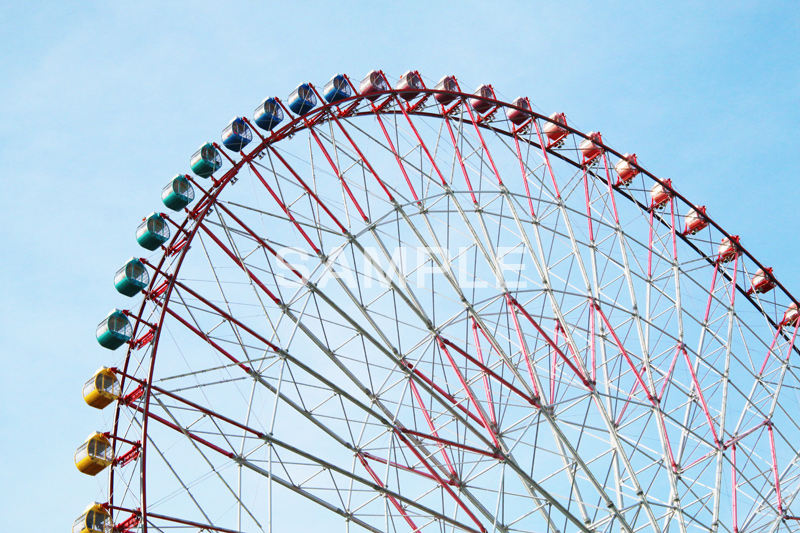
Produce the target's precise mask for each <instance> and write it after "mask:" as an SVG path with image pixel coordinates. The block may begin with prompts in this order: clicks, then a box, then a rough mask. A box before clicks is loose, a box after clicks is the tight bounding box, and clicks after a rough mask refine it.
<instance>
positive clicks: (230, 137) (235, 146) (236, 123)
mask: <svg viewBox="0 0 800 533" xmlns="http://www.w3.org/2000/svg"><path fill="white" fill-rule="evenodd" d="M252 140H253V132H251V131H250V127H249V126H248V125H247V124H246V123H245V121H244V120H242V119H241V117H236V118H234V119H233V120H231V123H230V124H228V125H227V126H225V129H224V130H222V144H224V145H225V148H227V149H228V150H231V151H233V152H241V151H242V149H243V148H244V147H245V146H247V145H248V144H250V141H252Z"/></svg>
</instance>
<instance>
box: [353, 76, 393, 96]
mask: <svg viewBox="0 0 800 533" xmlns="http://www.w3.org/2000/svg"><path fill="white" fill-rule="evenodd" d="M388 90H389V85H388V84H387V83H386V80H385V79H384V78H383V73H382V72H381V71H379V70H371V71H370V72H369V74H367V75H366V77H365V78H364V79H363V80H361V83H360V84H359V86H358V93H359V94H360V95H361V96H366V97H367V100H370V101H372V102H374V101H375V100H377V99H378V97H379V96H380V95H378V94H375V93H380V92H383V91H388Z"/></svg>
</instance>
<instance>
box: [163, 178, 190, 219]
mask: <svg viewBox="0 0 800 533" xmlns="http://www.w3.org/2000/svg"><path fill="white" fill-rule="evenodd" d="M193 200H194V188H192V184H191V183H189V180H188V179H187V176H186V175H185V174H178V175H176V176H175V177H174V178H172V180H170V182H169V183H167V185H166V187H164V188H163V189H162V190H161V201H162V202H164V205H165V206H167V207H169V208H170V209H172V210H173V211H180V210H181V209H183V208H184V207H186V206H187V205H189V204H190V203H192V201H193Z"/></svg>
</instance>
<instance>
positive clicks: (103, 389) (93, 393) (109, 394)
mask: <svg viewBox="0 0 800 533" xmlns="http://www.w3.org/2000/svg"><path fill="white" fill-rule="evenodd" d="M119 394H120V389H119V381H118V380H117V376H115V375H114V373H113V372H112V371H111V370H110V369H108V368H106V367H103V368H100V369H99V370H98V371H97V372H95V373H94V375H93V376H92V377H91V379H89V381H87V382H86V383H85V384H84V386H83V399H84V400H85V401H86V403H88V404H89V405H91V406H92V407H94V408H96V409H102V408H104V407H105V406H107V405H108V404H110V403H111V402H113V401H114V400H116V399H117V398H119Z"/></svg>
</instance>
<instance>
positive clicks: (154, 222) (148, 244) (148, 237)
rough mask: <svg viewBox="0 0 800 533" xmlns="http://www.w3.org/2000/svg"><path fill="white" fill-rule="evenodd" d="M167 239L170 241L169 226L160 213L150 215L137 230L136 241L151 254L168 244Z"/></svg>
mask: <svg viewBox="0 0 800 533" xmlns="http://www.w3.org/2000/svg"><path fill="white" fill-rule="evenodd" d="M167 239H169V226H167V221H166V220H164V219H163V218H162V217H161V215H159V214H158V213H152V214H150V216H148V217H147V218H145V219H144V222H142V223H141V224H140V225H139V227H138V228H137V229H136V241H137V242H138V243H139V246H141V247H142V248H145V249H147V250H150V251H151V252H152V251H153V250H156V249H158V247H159V246H161V245H162V244H164V243H165V242H167Z"/></svg>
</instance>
